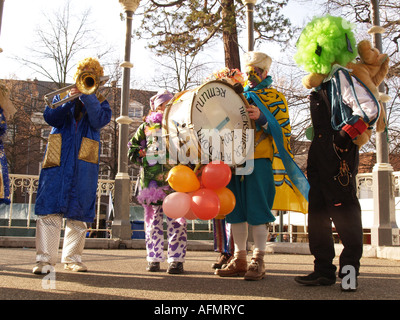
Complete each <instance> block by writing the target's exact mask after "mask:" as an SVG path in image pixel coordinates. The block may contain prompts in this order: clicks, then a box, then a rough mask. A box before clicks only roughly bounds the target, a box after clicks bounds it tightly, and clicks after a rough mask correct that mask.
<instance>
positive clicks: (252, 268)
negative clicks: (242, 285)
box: [244, 258, 265, 281]
mask: <svg viewBox="0 0 400 320" xmlns="http://www.w3.org/2000/svg"><path fill="white" fill-rule="evenodd" d="M264 277H265V266H264V260H263V259H256V258H252V259H251V262H250V264H249V269H248V271H247V272H246V274H245V275H244V280H250V281H257V280H261V279H263V278H264Z"/></svg>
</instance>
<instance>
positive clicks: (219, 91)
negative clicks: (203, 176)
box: [163, 80, 254, 166]
mask: <svg viewBox="0 0 400 320" xmlns="http://www.w3.org/2000/svg"><path fill="white" fill-rule="evenodd" d="M253 128H254V122H253V121H252V120H251V119H250V118H249V115H248V113H247V111H246V98H245V97H244V96H243V95H242V94H240V93H237V92H236V91H235V88H234V87H233V86H232V85H230V84H228V83H227V82H225V81H220V80H215V81H210V82H207V83H205V84H203V85H202V86H200V87H198V88H196V89H192V90H188V91H184V92H181V93H178V94H176V95H175V97H174V98H173V100H172V102H171V103H170V104H169V105H168V106H167V108H166V109H165V111H164V117H163V135H164V136H166V137H167V146H168V150H169V156H170V160H172V159H176V162H177V163H183V164H187V163H199V162H201V163H208V162H209V161H212V160H222V161H224V162H225V163H226V164H228V165H229V166H238V165H241V164H243V163H244V162H245V161H246V159H247V157H249V156H250V155H251V156H252V152H253V148H254V138H253V132H254V131H253V130H251V129H253ZM176 155H177V157H178V158H175V156H176Z"/></svg>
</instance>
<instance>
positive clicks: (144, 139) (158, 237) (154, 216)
mask: <svg viewBox="0 0 400 320" xmlns="http://www.w3.org/2000/svg"><path fill="white" fill-rule="evenodd" d="M172 98H173V95H172V94H171V93H170V92H168V91H163V90H160V91H159V92H158V93H157V94H156V95H155V96H153V97H152V98H151V99H150V108H151V110H150V113H149V115H148V116H147V117H146V118H145V121H144V122H143V123H142V124H141V125H140V126H139V128H138V129H137V131H136V133H135V134H134V135H133V137H132V138H131V139H130V141H129V144H128V146H129V151H128V157H129V159H130V161H131V162H133V163H136V164H139V165H140V166H141V171H140V186H139V187H140V191H139V194H138V196H137V200H138V202H140V203H141V204H142V206H143V208H144V215H145V217H144V218H145V222H146V230H145V233H146V249H147V261H148V266H147V268H146V270H147V271H150V272H156V271H160V262H163V261H164V260H165V255H164V231H163V229H164V228H163V221H164V213H163V210H162V202H163V200H164V198H165V197H166V195H167V194H168V193H170V192H172V189H170V187H169V185H168V183H167V182H166V178H167V174H168V172H169V170H170V169H171V167H172V166H170V165H168V164H167V161H166V158H165V161H159V160H161V158H158V157H159V156H161V154H159V150H161V149H162V148H160V139H159V137H161V135H158V134H157V133H161V124H162V118H163V111H164V109H165V107H166V105H167V103H168V102H169V101H170V100H171V99H172ZM150 154H151V155H152V156H150ZM166 222H167V237H168V259H167V261H168V263H169V267H168V269H167V272H168V273H170V274H180V273H183V271H184V270H183V263H184V261H185V256H186V247H187V230H186V219H185V218H181V219H171V218H169V217H166Z"/></svg>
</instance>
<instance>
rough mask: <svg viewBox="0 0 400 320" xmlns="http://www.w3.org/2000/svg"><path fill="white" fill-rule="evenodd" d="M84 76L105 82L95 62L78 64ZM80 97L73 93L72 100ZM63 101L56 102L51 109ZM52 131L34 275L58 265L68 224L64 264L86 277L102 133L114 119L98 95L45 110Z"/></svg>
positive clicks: (40, 202) (38, 199) (42, 186)
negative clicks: (85, 257) (85, 254)
mask: <svg viewBox="0 0 400 320" xmlns="http://www.w3.org/2000/svg"><path fill="white" fill-rule="evenodd" d="M81 72H90V73H93V74H95V75H96V76H97V77H101V76H103V68H102V66H101V65H100V63H99V62H98V61H97V59H94V58H86V59H84V60H82V61H81V62H80V63H79V64H78V68H77V72H76V74H75V79H76V78H77V76H78V75H79V74H80V73H81ZM75 93H79V90H78V89H77V88H76V87H74V88H73V89H72V90H71V92H70V93H69V94H70V95H73V94H75ZM59 100H61V98H60V96H56V97H54V101H53V103H55V102H57V101H59ZM43 116H44V119H45V121H46V122H47V123H48V124H49V125H51V126H52V127H53V128H52V130H51V133H50V136H49V140H48V145H47V150H46V154H45V157H44V161H43V165H42V170H41V173H40V177H39V187H38V193H37V197H36V206H35V213H36V215H38V219H37V223H36V266H35V267H34V268H33V273H35V274H41V273H46V272H48V271H49V266H53V265H55V263H56V259H57V251H58V246H59V242H60V231H61V225H62V219H63V218H66V226H65V234H64V243H63V251H62V259H61V262H62V263H64V268H65V269H66V270H71V271H78V272H79V271H87V267H86V266H85V265H84V264H83V263H82V258H81V256H82V252H83V248H84V245H85V236H86V223H87V222H93V219H94V217H95V201H96V190H97V181H98V172H99V155H100V129H101V128H102V127H104V126H105V125H107V124H108V123H109V121H110V119H111V109H110V106H109V104H108V102H107V100H105V99H104V98H103V97H101V96H100V95H99V96H97V95H96V94H90V95H85V94H82V95H81V96H80V97H79V98H77V99H74V100H72V101H68V102H66V103H64V104H62V105H61V106H58V107H56V108H54V109H53V108H50V107H49V106H46V109H45V111H44V114H43Z"/></svg>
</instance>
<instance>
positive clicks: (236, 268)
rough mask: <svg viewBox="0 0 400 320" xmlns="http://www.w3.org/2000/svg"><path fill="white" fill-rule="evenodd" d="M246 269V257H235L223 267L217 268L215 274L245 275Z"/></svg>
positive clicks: (224, 275)
mask: <svg viewBox="0 0 400 320" xmlns="http://www.w3.org/2000/svg"><path fill="white" fill-rule="evenodd" d="M246 271H247V261H246V259H238V258H234V259H232V260H231V262H229V263H228V264H227V265H226V266H225V267H224V268H223V269H216V270H215V274H216V275H218V276H220V277H243V276H244V275H245V273H246Z"/></svg>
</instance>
